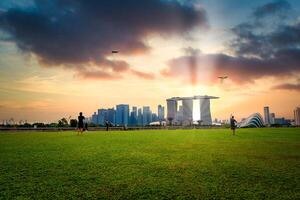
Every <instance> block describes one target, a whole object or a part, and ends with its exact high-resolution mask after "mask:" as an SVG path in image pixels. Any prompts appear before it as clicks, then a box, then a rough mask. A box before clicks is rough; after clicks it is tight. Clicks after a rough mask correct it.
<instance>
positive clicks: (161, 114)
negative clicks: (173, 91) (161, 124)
mask: <svg viewBox="0 0 300 200" xmlns="http://www.w3.org/2000/svg"><path fill="white" fill-rule="evenodd" d="M157 116H158V120H159V121H163V120H164V119H165V107H163V106H162V105H158V107H157Z"/></svg>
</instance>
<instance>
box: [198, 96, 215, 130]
mask: <svg viewBox="0 0 300 200" xmlns="http://www.w3.org/2000/svg"><path fill="white" fill-rule="evenodd" d="M200 119H201V121H202V125H211V124H212V119H211V113H210V98H203V99H200Z"/></svg>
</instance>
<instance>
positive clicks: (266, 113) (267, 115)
mask: <svg viewBox="0 0 300 200" xmlns="http://www.w3.org/2000/svg"><path fill="white" fill-rule="evenodd" d="M264 117H265V125H266V126H269V125H270V111H269V107H268V106H265V107H264Z"/></svg>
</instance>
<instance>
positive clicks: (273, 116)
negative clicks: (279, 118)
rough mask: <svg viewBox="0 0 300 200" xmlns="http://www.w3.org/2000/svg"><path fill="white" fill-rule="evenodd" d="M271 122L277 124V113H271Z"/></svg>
mask: <svg viewBox="0 0 300 200" xmlns="http://www.w3.org/2000/svg"><path fill="white" fill-rule="evenodd" d="M270 124H275V113H271V114H270Z"/></svg>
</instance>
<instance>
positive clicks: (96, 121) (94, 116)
mask: <svg viewBox="0 0 300 200" xmlns="http://www.w3.org/2000/svg"><path fill="white" fill-rule="evenodd" d="M92 123H93V124H98V115H97V113H96V112H94V114H93V115H92Z"/></svg>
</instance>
